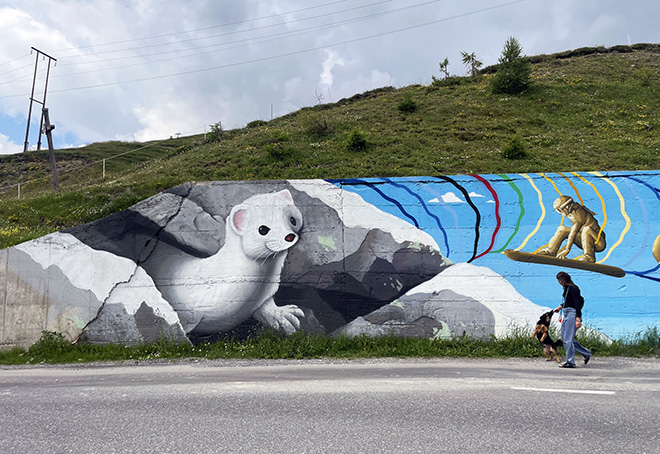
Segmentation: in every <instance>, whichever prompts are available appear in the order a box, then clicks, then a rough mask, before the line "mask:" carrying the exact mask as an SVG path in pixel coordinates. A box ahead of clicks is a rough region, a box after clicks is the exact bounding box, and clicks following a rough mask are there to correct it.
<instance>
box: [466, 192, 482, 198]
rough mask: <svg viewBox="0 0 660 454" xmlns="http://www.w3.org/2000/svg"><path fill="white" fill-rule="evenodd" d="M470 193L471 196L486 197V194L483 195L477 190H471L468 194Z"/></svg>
mask: <svg viewBox="0 0 660 454" xmlns="http://www.w3.org/2000/svg"><path fill="white" fill-rule="evenodd" d="M468 195H469V196H470V197H486V196H484V195H481V194H478V193H476V192H471V193H470V194H468Z"/></svg>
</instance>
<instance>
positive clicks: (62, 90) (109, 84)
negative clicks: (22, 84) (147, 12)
mask: <svg viewBox="0 0 660 454" xmlns="http://www.w3.org/2000/svg"><path fill="white" fill-rule="evenodd" d="M526 1H527V0H514V1H510V2H505V3H501V4H498V5H494V6H490V7H486V8H481V9H477V10H472V11H469V12H466V13H461V14H456V15H453V16H449V17H446V18H442V19H436V20H432V21H428V22H424V23H421V24H416V25H411V26H407V27H402V28H399V29H396V30H390V31H387V32H381V33H376V34H372V35H368V36H363V37H360V38H353V39H348V40H344V41H339V42H335V43H331V44H324V45H320V46H315V47H311V48H308V49H302V50H297V51H291V52H285V53H281V54H276V55H269V56H265V57H260V58H255V59H252V60H245V61H240V62H235V63H228V64H224V65H218V66H213V67H208V68H200V69H195V70H189V71H181V72H175V73H170V74H160V75H157V76H149V77H142V78H136V79H131V80H125V81H114V82H107V83H101V84H94V85H86V86H78V87H70V88H61V89H58V90H52V91H51V93H64V92H70V91H78V90H87V89H92V88H103V87H109V86H116V85H123V84H128V83H135V82H146V81H152V80H158V79H165V78H170V77H177V76H184V75H190V74H195V73H201V72H207V71H214V70H219V69H226V68H230V67H236V66H241V65H246V64H251V63H259V62H263V61H269V60H274V59H278V58H284V57H290V56H293V55H299V54H303V53H307V52H313V51H317V50H321V49H327V48H328V47H333V46H340V45H344V44H351V43H355V42H359V41H364V40H367V39H373V38H380V37H383V36H387V35H391V34H394V33H401V32H404V31H409V30H413V29H416V28H422V27H427V26H429V25H435V24H438V23H442V22H448V21H451V20H454V19H458V18H462V17H467V16H473V15H476V14H481V13H484V12H487V11H493V10H496V9H501V8H505V7H508V6H511V5H515V4H520V3H525V2H526ZM19 96H25V95H9V96H0V99H6V98H14V97H19Z"/></svg>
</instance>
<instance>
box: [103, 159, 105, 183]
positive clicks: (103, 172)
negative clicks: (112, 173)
mask: <svg viewBox="0 0 660 454" xmlns="http://www.w3.org/2000/svg"><path fill="white" fill-rule="evenodd" d="M103 179H104V180H105V158H103Z"/></svg>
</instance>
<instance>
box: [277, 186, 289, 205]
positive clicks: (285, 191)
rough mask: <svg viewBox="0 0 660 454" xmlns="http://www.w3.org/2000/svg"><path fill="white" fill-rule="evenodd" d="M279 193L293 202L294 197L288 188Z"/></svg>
mask: <svg viewBox="0 0 660 454" xmlns="http://www.w3.org/2000/svg"><path fill="white" fill-rule="evenodd" d="M277 195H278V196H280V197H282V198H283V199H284V200H286V201H287V202H289V203H293V197H291V193H290V192H289V190H288V189H283V190H281V191H280V192H278V193H277Z"/></svg>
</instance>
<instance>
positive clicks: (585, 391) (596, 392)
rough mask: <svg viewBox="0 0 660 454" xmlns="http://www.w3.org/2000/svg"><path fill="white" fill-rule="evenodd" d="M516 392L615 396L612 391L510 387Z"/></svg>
mask: <svg viewBox="0 0 660 454" xmlns="http://www.w3.org/2000/svg"><path fill="white" fill-rule="evenodd" d="M511 389H515V390H517V391H542V392H549V393H569V394H605V395H612V394H616V392H614V391H599V390H595V389H550V388H516V387H512V388H511Z"/></svg>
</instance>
